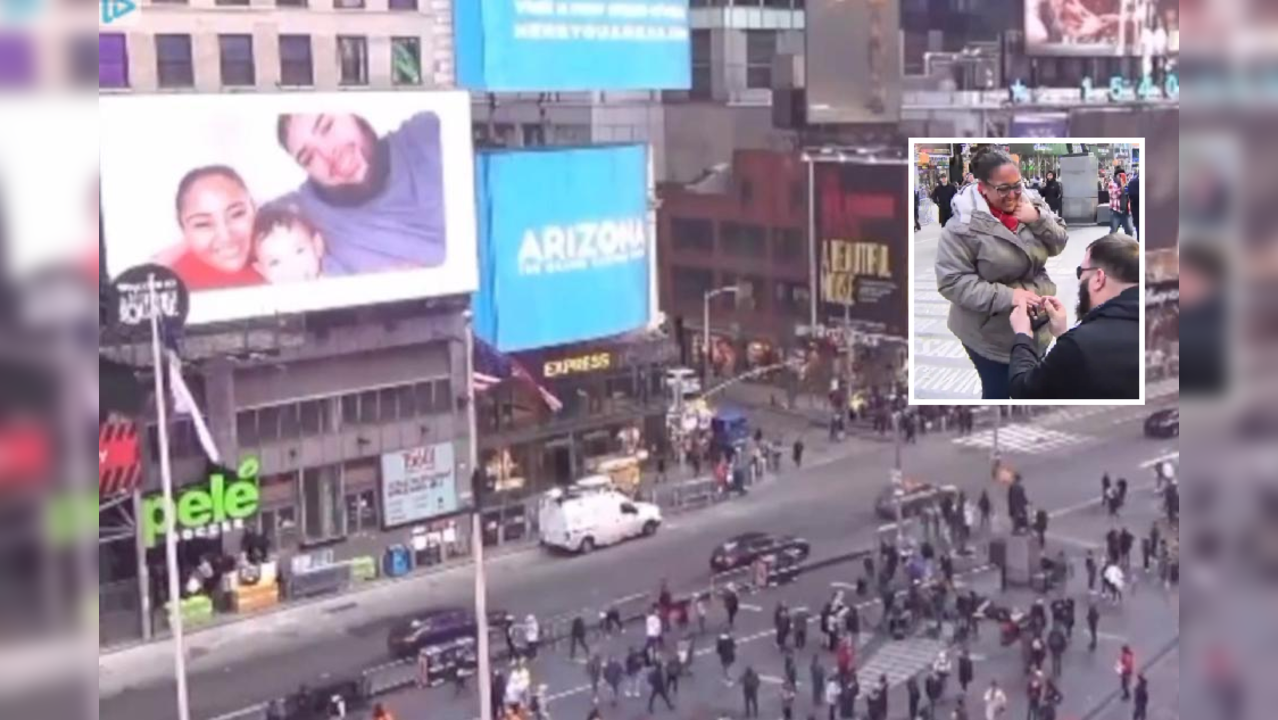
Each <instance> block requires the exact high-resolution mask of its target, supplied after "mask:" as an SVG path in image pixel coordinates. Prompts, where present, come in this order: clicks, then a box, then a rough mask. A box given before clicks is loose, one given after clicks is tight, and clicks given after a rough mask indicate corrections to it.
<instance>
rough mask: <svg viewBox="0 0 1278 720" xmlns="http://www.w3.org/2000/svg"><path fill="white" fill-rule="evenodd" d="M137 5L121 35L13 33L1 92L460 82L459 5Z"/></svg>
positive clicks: (259, 0)
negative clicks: (455, 28) (456, 54)
mask: <svg viewBox="0 0 1278 720" xmlns="http://www.w3.org/2000/svg"><path fill="white" fill-rule="evenodd" d="M138 5H139V9H138V10H137V11H136V14H135V15H133V16H131V17H127V18H125V19H123V20H121V21H118V22H117V23H115V24H114V25H113V26H103V27H102V28H97V26H96V24H95V25H93V26H87V27H86V26H85V23H84V22H73V23H68V24H66V25H63V26H62V27H61V28H60V29H59V30H57V31H54V30H52V29H49V28H43V29H38V30H37V32H35V33H32V34H28V35H16V34H15V35H12V36H9V35H6V36H5V37H4V38H3V39H2V41H0V56H3V57H4V58H6V63H5V64H6V70H5V72H4V76H3V77H0V84H4V85H11V86H12V85H27V86H36V85H39V86H42V87H68V86H71V87H81V88H85V89H88V88H91V87H94V88H97V89H98V90H99V91H101V92H130V91H131V92H147V93H151V92H202V93H219V92H251V91H259V92H275V91H303V90H320V91H326V90H327V91H331V90H359V89H364V88H368V89H377V90H392V89H403V90H414V89H417V90H420V89H422V88H432V87H449V86H451V85H452V83H453V78H454V65H453V41H452V2H451V0H151V1H149V2H139V3H138ZM81 10H83V8H81ZM62 13H63V14H64V15H66V16H67V17H68V18H69V19H70V18H71V16H70V13H69V11H67V10H65V9H64V10H62ZM85 17H89V15H88V14H85ZM112 27H119V30H113V29H112ZM68 28H70V29H68Z"/></svg>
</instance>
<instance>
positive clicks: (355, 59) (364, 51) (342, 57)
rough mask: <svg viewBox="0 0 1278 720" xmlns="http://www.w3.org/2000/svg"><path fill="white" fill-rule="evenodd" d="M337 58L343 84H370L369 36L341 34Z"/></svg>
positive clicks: (338, 41)
mask: <svg viewBox="0 0 1278 720" xmlns="http://www.w3.org/2000/svg"><path fill="white" fill-rule="evenodd" d="M337 59H338V63H339V64H340V70H341V83H342V84H343V85H367V84H368V38H366V37H357V36H351V35H339V36H338V37H337Z"/></svg>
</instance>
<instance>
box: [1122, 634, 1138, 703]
mask: <svg viewBox="0 0 1278 720" xmlns="http://www.w3.org/2000/svg"><path fill="white" fill-rule="evenodd" d="M1135 674H1136V653H1134V652H1132V648H1131V646H1129V645H1124V646H1123V650H1122V652H1121V653H1120V654H1119V656H1118V680H1119V682H1120V683H1122V686H1123V702H1127V701H1128V700H1131V699H1132V676H1133V675H1135Z"/></svg>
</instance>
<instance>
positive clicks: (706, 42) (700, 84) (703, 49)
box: [692, 30, 714, 99]
mask: <svg viewBox="0 0 1278 720" xmlns="http://www.w3.org/2000/svg"><path fill="white" fill-rule="evenodd" d="M710 47H711V46H710V31H709V30H693V31H692V97H694V98H700V99H704V98H708V97H710V95H711V94H712V93H713V91H714V89H713V87H712V85H713V82H714V81H713V79H712V78H713V75H712V70H711V68H712V67H713V63H712V62H711V56H712V53H711V50H710Z"/></svg>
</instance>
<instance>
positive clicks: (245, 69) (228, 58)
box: [217, 35, 257, 87]
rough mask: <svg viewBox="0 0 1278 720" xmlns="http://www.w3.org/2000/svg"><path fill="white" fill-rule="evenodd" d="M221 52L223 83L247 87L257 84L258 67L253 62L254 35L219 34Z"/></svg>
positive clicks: (218, 42) (229, 85) (218, 40)
mask: <svg viewBox="0 0 1278 720" xmlns="http://www.w3.org/2000/svg"><path fill="white" fill-rule="evenodd" d="M217 44H218V50H219V52H220V53H221V60H220V62H221V68H222V84H223V85H225V86H227V87H245V86H253V85H256V84H257V67H256V65H255V64H254V62H253V36H252V35H218V36H217Z"/></svg>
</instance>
